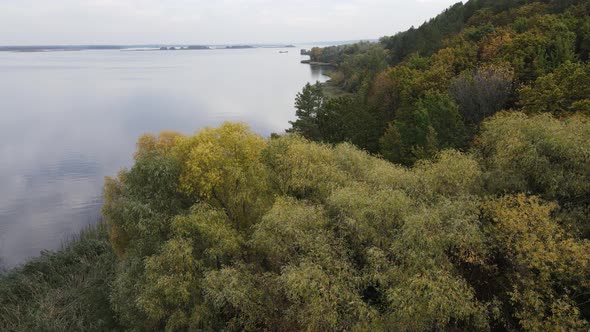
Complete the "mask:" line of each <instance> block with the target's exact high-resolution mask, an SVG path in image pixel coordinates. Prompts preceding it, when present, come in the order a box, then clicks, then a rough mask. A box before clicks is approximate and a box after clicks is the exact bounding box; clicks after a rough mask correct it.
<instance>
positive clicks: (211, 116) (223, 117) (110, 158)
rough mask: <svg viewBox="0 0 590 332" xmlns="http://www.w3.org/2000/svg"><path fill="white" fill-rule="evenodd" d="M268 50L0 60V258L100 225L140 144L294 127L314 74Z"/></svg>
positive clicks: (318, 75) (22, 255) (9, 259)
mask: <svg viewBox="0 0 590 332" xmlns="http://www.w3.org/2000/svg"><path fill="white" fill-rule="evenodd" d="M300 60H301V56H300V55H298V54H295V53H292V52H291V53H288V54H279V53H278V52H277V50H276V49H245V50H215V51H207V52H199V51H194V52H119V51H89V52H55V53H54V52H51V53H1V52H0V71H1V72H2V80H0V112H2V113H1V117H0V262H2V263H3V264H6V265H8V266H14V265H15V264H19V263H21V262H23V260H25V259H26V258H28V257H31V256H35V255H38V253H39V251H41V250H45V249H56V248H58V247H59V246H60V245H61V243H62V242H63V241H64V240H66V239H68V238H69V237H70V236H72V235H73V234H76V233H78V231H79V230H80V229H81V228H83V227H84V226H86V225H88V224H91V223H94V222H96V221H97V220H98V219H99V215H100V214H99V209H100V204H101V202H100V192H101V187H102V182H103V178H104V176H107V175H113V174H116V172H117V171H118V169H120V168H121V167H124V166H129V165H130V164H131V155H132V153H133V150H134V145H135V141H136V139H137V137H138V136H139V135H141V134H142V133H144V132H158V131H161V130H164V129H173V130H178V131H181V132H185V133H191V132H193V131H195V130H196V129H198V128H202V127H204V126H210V125H218V124H219V123H221V122H223V121H227V120H230V121H245V122H248V123H249V124H251V126H252V127H253V129H254V130H256V131H258V132H259V133H261V134H263V135H268V134H269V133H271V132H278V131H281V130H283V129H285V128H286V127H287V124H288V121H289V120H293V117H294V110H293V100H294V98H295V95H296V93H297V92H298V91H300V90H301V87H302V86H303V85H304V84H305V83H307V82H315V81H317V80H320V81H323V80H325V77H324V76H323V75H322V70H321V69H318V68H311V70H310V67H309V66H307V65H302V64H300Z"/></svg>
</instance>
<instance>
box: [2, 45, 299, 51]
mask: <svg viewBox="0 0 590 332" xmlns="http://www.w3.org/2000/svg"><path fill="white" fill-rule="evenodd" d="M254 48H295V45H125V46H117V45H98V46H43V45H37V46H0V52H14V53H43V52H78V51H105V50H111V51H117V50H118V51H126V52H138V51H201V50H241V49H254Z"/></svg>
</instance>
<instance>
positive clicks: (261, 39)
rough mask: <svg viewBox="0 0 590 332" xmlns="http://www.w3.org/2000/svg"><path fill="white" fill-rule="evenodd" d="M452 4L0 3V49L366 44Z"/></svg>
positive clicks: (246, 0) (429, 0) (289, 0)
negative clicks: (367, 40)
mask: <svg viewBox="0 0 590 332" xmlns="http://www.w3.org/2000/svg"><path fill="white" fill-rule="evenodd" d="M458 1H459V0H306V1H303V0H208V1H204V0H0V45H32V44H151V43H155V44H157V43H171V44H175V43H178V44H187V43H189V44H225V43H286V42H289V43H291V42H292V43H302V42H315V41H337V40H356V39H373V38H379V37H381V36H384V35H391V34H393V33H395V32H398V31H401V30H406V29H408V28H409V27H410V26H412V25H415V26H418V25H420V24H421V23H422V22H424V21H425V20H427V19H429V18H431V17H433V16H435V15H436V14H438V13H440V12H441V11H442V10H444V9H445V8H447V7H449V6H450V5H452V4H453V3H456V2H458Z"/></svg>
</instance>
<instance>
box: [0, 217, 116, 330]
mask: <svg viewBox="0 0 590 332" xmlns="http://www.w3.org/2000/svg"><path fill="white" fill-rule="evenodd" d="M115 266H116V256H115V254H114V252H113V251H112V248H111V245H110V244H109V242H108V234H107V226H106V224H104V223H99V224H98V225H96V226H93V227H90V228H88V229H86V230H84V231H83V232H82V233H81V234H80V235H79V236H78V237H77V238H76V239H74V240H73V241H71V242H70V243H68V244H67V245H64V247H63V248H62V249H61V250H59V251H57V252H44V253H42V255H41V256H40V257H38V258H35V259H33V260H31V261H30V262H28V263H26V264H24V265H22V266H20V267H17V268H15V269H13V270H11V271H8V272H6V273H4V274H2V275H0V331H112V330H117V322H116V319H115V315H114V313H113V312H112V311H111V309H110V308H111V306H110V303H109V294H110V284H111V282H112V280H113V278H114V276H115Z"/></svg>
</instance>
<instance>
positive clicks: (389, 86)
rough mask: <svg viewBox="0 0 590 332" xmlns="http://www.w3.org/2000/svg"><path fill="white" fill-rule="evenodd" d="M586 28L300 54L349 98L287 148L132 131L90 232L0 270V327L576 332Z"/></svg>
mask: <svg viewBox="0 0 590 332" xmlns="http://www.w3.org/2000/svg"><path fill="white" fill-rule="evenodd" d="M589 15H590V2H589V1H574V0H570V1H566V0H562V1H507V0H506V1H497V0H496V1H491V0H480V1H475V0H471V1H468V2H467V3H466V4H457V5H455V6H453V7H451V8H449V9H448V10H447V11H445V12H444V13H443V14H441V15H440V16H438V17H437V18H435V19H433V20H431V21H429V22H427V23H425V24H424V25H423V26H421V27H419V28H417V29H414V28H412V29H411V30H409V31H407V32H403V33H400V34H398V35H395V36H392V37H384V38H382V39H381V42H379V43H359V44H355V45H347V46H338V47H329V48H315V49H313V50H312V51H311V56H312V60H314V61H318V62H329V63H332V64H334V65H335V66H336V69H335V71H334V72H333V73H332V81H331V84H332V85H333V86H336V87H338V88H339V89H341V90H343V91H346V92H347V93H346V94H343V96H342V97H338V98H330V97H328V96H327V95H325V94H324V87H323V86H322V85H320V84H316V85H307V86H306V87H305V88H304V89H303V91H302V92H301V93H299V95H298V96H297V99H296V102H295V104H296V108H297V120H296V121H294V122H293V123H292V128H291V129H290V130H289V131H290V133H288V134H285V135H282V136H280V135H273V136H272V137H271V138H269V139H266V138H263V137H261V136H259V135H258V134H256V133H254V132H252V131H251V130H250V129H249V127H248V126H247V125H245V124H241V123H225V124H223V125H221V126H220V127H218V128H205V129H202V130H200V131H198V132H196V133H195V134H194V135H188V136H187V135H182V134H179V133H176V132H162V133H160V134H159V135H154V134H146V135H144V136H142V137H141V138H140V139H139V141H138V144H137V151H136V153H135V155H134V160H135V163H134V165H133V167H131V168H130V169H125V170H122V171H121V172H120V173H119V174H118V175H117V176H116V177H112V178H107V179H106V180H105V186H104V206H103V215H104V217H105V220H106V222H107V228H106V229H101V232H99V233H97V234H98V235H96V237H90V238H88V237H87V238H83V239H82V240H81V242H76V243H74V244H73V245H72V246H70V247H68V248H66V249H65V250H64V251H62V252H60V253H57V254H52V255H46V256H44V257H42V258H40V259H39V260H37V261H33V262H31V263H29V264H27V265H25V266H24V267H22V268H20V269H18V270H15V271H13V272H11V273H9V274H7V275H5V276H2V277H0V301H1V302H0V304H1V307H0V310H1V311H0V318H1V319H0V329H3V330H9V331H11V330H16V331H22V330H55V331H57V330H84V329H88V330H130V331H160V330H165V331H588V330H590V254H589V253H590V221H589V220H590V206H589V204H590V144H589V143H588V142H589V141H590V118H589V115H590V114H589V112H590V90H589V89H590V65H589V64H588V62H587V60H588V56H589V52H590V17H589ZM101 227H104V226H101ZM106 233H108V242H107V241H106V239H105V237H106ZM94 261H96V262H97V263H96V264H91V262H94ZM64 267H65V268H64ZM58 276H59V277H58ZM68 280H71V281H72V285H73V286H72V287H71V288H68V286H67V285H68ZM77 294H80V296H76V295H77ZM74 300H75V301H74ZM72 303H73V304H72ZM91 308H92V309H91ZM39 317H41V318H39Z"/></svg>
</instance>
